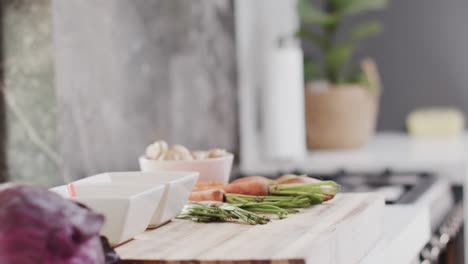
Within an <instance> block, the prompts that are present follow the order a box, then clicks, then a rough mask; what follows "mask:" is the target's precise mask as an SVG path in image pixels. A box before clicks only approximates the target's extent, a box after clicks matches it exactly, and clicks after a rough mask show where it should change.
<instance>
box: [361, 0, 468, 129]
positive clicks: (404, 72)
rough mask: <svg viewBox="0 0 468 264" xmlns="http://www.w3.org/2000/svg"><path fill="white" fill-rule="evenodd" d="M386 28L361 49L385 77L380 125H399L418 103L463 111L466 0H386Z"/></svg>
mask: <svg viewBox="0 0 468 264" xmlns="http://www.w3.org/2000/svg"><path fill="white" fill-rule="evenodd" d="M390 2H391V5H390V8H389V10H387V11H386V12H384V13H382V14H379V15H376V16H373V17H377V18H379V19H382V20H383V21H384V24H385V31H384V32H383V34H382V35H380V36H379V37H377V38H375V39H372V40H370V41H369V42H367V43H366V45H365V46H364V47H363V49H362V50H361V54H368V55H371V56H373V57H375V58H376V60H377V62H378V64H379V67H380V70H381V73H382V78H383V82H384V86H385V87H384V89H385V90H384V94H383V97H382V100H381V114H380V118H379V129H381V130H388V129H392V130H394V129H403V128H404V120H405V117H406V115H407V114H408V113H409V111H411V110H412V109H414V108H415V107H420V106H432V105H442V106H446V105H448V106H451V105H453V106H457V107H459V108H461V109H462V110H463V111H464V112H465V115H467V116H468V26H467V25H468V16H467V10H468V1H465V0H443V1H440V0H412V1H390Z"/></svg>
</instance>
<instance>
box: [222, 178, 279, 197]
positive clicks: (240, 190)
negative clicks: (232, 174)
mask: <svg viewBox="0 0 468 264" xmlns="http://www.w3.org/2000/svg"><path fill="white" fill-rule="evenodd" d="M270 182H271V180H270V179H268V178H265V177H261V176H250V177H245V178H241V179H238V180H235V181H233V182H232V183H230V184H228V185H226V186H225V187H224V190H225V191H226V192H227V193H235V194H245V195H257V196H265V195H268V186H269V184H270Z"/></svg>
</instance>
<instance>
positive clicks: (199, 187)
mask: <svg viewBox="0 0 468 264" xmlns="http://www.w3.org/2000/svg"><path fill="white" fill-rule="evenodd" d="M224 186H226V184H225V183H224V182H222V181H199V182H197V183H196V184H195V186H194V187H193V189H192V191H193V192H196V191H203V190H211V189H223V188H224Z"/></svg>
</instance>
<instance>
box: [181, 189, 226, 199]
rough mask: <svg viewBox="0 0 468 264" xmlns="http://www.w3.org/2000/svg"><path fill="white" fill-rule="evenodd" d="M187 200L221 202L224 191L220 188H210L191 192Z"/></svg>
mask: <svg viewBox="0 0 468 264" xmlns="http://www.w3.org/2000/svg"><path fill="white" fill-rule="evenodd" d="M189 200H190V201H193V202H202V201H218V202H222V201H223V200H224V191H223V190H221V189H211V190H203V191H196V192H191V193H190V196H189Z"/></svg>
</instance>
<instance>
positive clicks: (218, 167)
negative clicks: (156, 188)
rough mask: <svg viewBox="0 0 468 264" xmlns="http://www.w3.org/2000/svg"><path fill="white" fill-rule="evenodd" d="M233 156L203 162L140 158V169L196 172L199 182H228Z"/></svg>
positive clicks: (147, 170)
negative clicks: (198, 174)
mask: <svg viewBox="0 0 468 264" xmlns="http://www.w3.org/2000/svg"><path fill="white" fill-rule="evenodd" d="M233 160H234V155H232V154H228V155H226V156H224V157H220V158H210V159H203V160H151V159H148V158H146V157H144V156H142V157H140V159H139V161H140V169H141V171H144V172H160V171H196V172H199V173H200V177H199V180H200V181H222V182H224V183H228V182H229V177H230V176H231V169H232V162H233Z"/></svg>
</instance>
